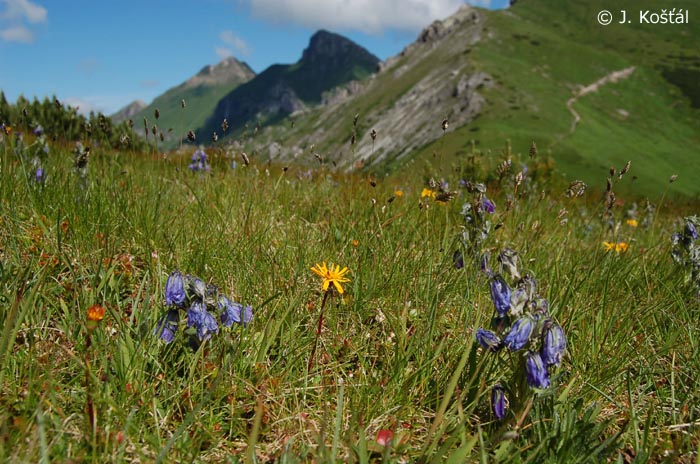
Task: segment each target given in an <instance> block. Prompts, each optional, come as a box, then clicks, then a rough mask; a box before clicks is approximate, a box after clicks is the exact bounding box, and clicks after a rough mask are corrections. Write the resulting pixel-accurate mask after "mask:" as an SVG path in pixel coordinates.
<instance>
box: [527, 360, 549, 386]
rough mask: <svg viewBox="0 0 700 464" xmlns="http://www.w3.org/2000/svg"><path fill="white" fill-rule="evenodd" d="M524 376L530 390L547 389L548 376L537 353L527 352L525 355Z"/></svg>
mask: <svg viewBox="0 0 700 464" xmlns="http://www.w3.org/2000/svg"><path fill="white" fill-rule="evenodd" d="M525 374H526V377H527V383H528V385H530V386H531V387H532V388H549V374H548V373H547V368H546V367H545V366H544V362H543V361H542V357H541V356H540V354H539V353H535V352H532V351H529V352H528V353H527V354H526V355H525Z"/></svg>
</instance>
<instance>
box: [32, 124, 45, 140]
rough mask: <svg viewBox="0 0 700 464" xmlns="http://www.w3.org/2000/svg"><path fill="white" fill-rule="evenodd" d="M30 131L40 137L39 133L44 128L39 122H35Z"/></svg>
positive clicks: (41, 132)
mask: <svg viewBox="0 0 700 464" xmlns="http://www.w3.org/2000/svg"><path fill="white" fill-rule="evenodd" d="M32 132H34V135H36V136H37V137H41V135H42V134H43V133H44V128H43V127H41V124H37V125H36V127H35V128H34V130H33V131H32Z"/></svg>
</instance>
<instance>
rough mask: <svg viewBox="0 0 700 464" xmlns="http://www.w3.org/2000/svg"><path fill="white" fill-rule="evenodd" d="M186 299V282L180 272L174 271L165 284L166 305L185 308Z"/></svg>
mask: <svg viewBox="0 0 700 464" xmlns="http://www.w3.org/2000/svg"><path fill="white" fill-rule="evenodd" d="M185 298H186V295H185V280H184V279H183V277H182V274H180V271H173V272H171V273H170V275H169V276H168V281H167V282H166V283H165V304H166V305H168V306H171V305H175V306H183V304H184V303H185Z"/></svg>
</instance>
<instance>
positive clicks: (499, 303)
mask: <svg viewBox="0 0 700 464" xmlns="http://www.w3.org/2000/svg"><path fill="white" fill-rule="evenodd" d="M491 300H493V305H494V306H495V307H496V312H497V313H498V315H499V316H500V317H503V316H505V315H506V314H508V310H509V309H510V287H508V284H507V283H506V281H505V280H503V277H501V276H500V275H498V274H496V275H495V276H493V277H492V278H491Z"/></svg>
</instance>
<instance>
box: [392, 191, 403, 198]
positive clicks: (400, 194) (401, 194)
mask: <svg viewBox="0 0 700 464" xmlns="http://www.w3.org/2000/svg"><path fill="white" fill-rule="evenodd" d="M394 196H395V197H402V196H403V190H396V191H395V192H394Z"/></svg>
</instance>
